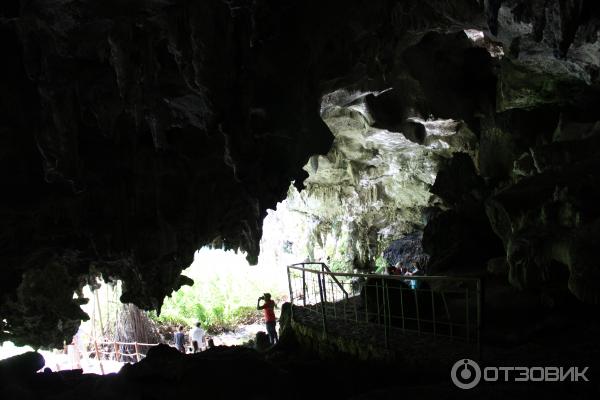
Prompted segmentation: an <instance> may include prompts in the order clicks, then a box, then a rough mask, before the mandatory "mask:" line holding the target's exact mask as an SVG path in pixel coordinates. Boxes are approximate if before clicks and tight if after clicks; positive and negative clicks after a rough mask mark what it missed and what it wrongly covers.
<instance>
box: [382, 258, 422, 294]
mask: <svg viewBox="0 0 600 400" xmlns="http://www.w3.org/2000/svg"><path fill="white" fill-rule="evenodd" d="M386 273H387V275H401V276H412V275H419V270H418V269H417V268H414V267H409V266H406V265H403V264H402V263H401V262H400V261H398V262H397V263H396V265H394V266H388V267H387V269H386ZM408 284H409V285H410V287H411V288H412V289H416V288H417V286H418V282H417V280H415V279H410V280H409V281H408Z"/></svg>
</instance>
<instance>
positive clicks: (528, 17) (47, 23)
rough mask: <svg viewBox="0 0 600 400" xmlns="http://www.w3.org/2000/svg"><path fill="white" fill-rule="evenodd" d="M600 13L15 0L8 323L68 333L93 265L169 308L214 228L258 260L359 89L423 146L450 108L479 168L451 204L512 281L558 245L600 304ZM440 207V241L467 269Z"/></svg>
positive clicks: (425, 5)
mask: <svg viewBox="0 0 600 400" xmlns="http://www.w3.org/2000/svg"><path fill="white" fill-rule="evenodd" d="M599 15H600V11H599V9H598V5H597V3H596V2H594V1H585V0H576V1H569V2H566V1H559V0H545V1H534V2H529V1H521V0H511V1H508V0H507V1H491V0H490V1H477V0H462V1H455V2H448V1H445V0H426V1H421V0H411V1H381V2H376V3H375V4H373V3H372V2H364V1H341V0H332V1H328V2H314V1H307V2H294V1H267V0H262V1H254V2H251V1H243V0H233V1H219V0H209V1H202V2H192V1H185V0H170V1H164V0H147V1H142V0H139V1H127V2H121V1H116V0H111V1H106V0H105V1H100V0H81V1H77V2H75V1H69V0H55V1H52V2H44V1H25V0H22V1H18V0H9V1H3V2H2V5H0V32H1V35H0V41H1V42H2V45H3V46H2V48H3V49H4V52H5V54H6V56H5V57H4V62H3V63H2V64H1V65H0V80H1V84H0V87H1V89H0V90H1V91H2V95H1V96H0V105H1V106H0V132H1V135H0V138H1V140H2V151H1V153H0V163H1V165H2V168H1V169H0V174H1V176H2V180H1V182H2V184H3V189H2V192H3V195H2V197H1V202H2V203H1V206H0V215H1V216H2V222H3V223H2V225H1V228H0V262H2V266H3V268H2V279H1V280H0V292H1V296H2V297H1V299H0V328H1V329H0V340H6V339H10V340H13V341H16V342H18V343H29V344H33V345H36V346H39V345H54V346H61V345H62V341H63V340H64V339H65V338H68V337H69V336H71V335H72V334H73V333H74V332H75V330H76V328H77V325H78V323H79V322H78V321H79V320H80V319H81V318H85V315H83V314H82V312H81V311H80V309H79V307H78V304H79V303H80V302H82V301H85V300H84V299H81V298H76V299H73V292H76V291H77V290H78V289H79V288H80V287H81V286H82V285H83V284H85V283H87V282H88V281H89V280H90V279H91V278H90V276H97V275H102V276H103V277H104V279H107V280H111V279H120V280H122V281H123V296H122V300H123V301H125V302H133V303H135V304H137V305H138V306H140V307H142V308H144V309H150V308H160V305H161V303H162V299H163V298H164V296H165V295H168V294H170V293H171V292H172V291H173V290H175V289H177V288H178V287H180V286H181V285H182V284H185V283H190V281H189V279H187V278H185V277H182V276H181V275H180V272H181V271H182V270H183V269H184V268H186V267H187V266H188V265H189V264H190V263H191V261H192V256H193V253H194V251H195V250H196V249H198V248H199V247H201V246H203V245H205V244H213V245H216V246H225V247H227V248H241V249H243V250H246V251H248V254H249V256H248V257H249V260H250V261H252V262H255V261H256V258H257V255H258V251H259V240H260V236H261V224H262V220H263V218H264V216H265V214H266V210H267V209H268V208H274V207H275V204H276V203H277V202H278V201H280V200H282V199H283V198H284V197H285V196H286V193H287V191H288V187H289V184H290V182H291V181H294V182H295V185H296V186H297V188H298V189H301V188H302V185H303V181H304V180H305V178H306V177H307V176H308V174H307V172H306V171H305V170H303V166H305V165H306V164H307V162H308V160H309V157H310V156H312V155H315V154H322V155H326V154H327V153H328V151H329V150H330V147H331V144H332V143H333V140H334V135H332V133H331V130H332V129H330V128H331V127H328V126H327V125H326V124H325V122H324V121H323V120H322V119H321V117H320V113H321V111H322V110H321V108H320V106H321V104H320V100H321V97H322V96H323V95H325V94H329V93H333V92H335V91H336V90H342V89H343V90H345V91H347V92H354V91H360V92H363V93H366V92H381V91H384V90H386V89H390V90H388V91H386V92H385V93H382V94H381V95H379V96H372V97H370V98H369V99H367V100H366V101H367V106H368V109H369V110H370V115H372V117H373V126H375V127H376V128H377V129H382V130H387V131H389V132H401V133H402V134H403V135H404V137H405V138H407V139H408V140H410V141H412V142H413V143H414V142H416V143H418V144H419V145H423V146H427V145H428V143H427V141H426V137H427V135H424V132H425V133H427V128H428V126H427V124H426V121H428V120H429V117H430V116H433V119H443V120H445V119H452V120H454V121H459V122H460V124H464V127H465V129H468V130H469V131H470V132H472V133H473V134H474V135H475V136H476V138H477V146H475V147H474V148H469V149H467V150H468V151H467V154H468V157H469V158H471V159H472V161H473V165H474V168H475V173H476V175H477V176H479V178H480V179H479V178H478V179H476V181H477V182H475V183H476V186H477V187H476V188H475V187H474V186H473V187H471V186H468V187H464V186H462V184H456V185H454V186H453V185H452V183H453V182H454V180H453V179H450V183H449V184H446V185H442V183H441V181H440V183H439V184H438V183H437V182H435V183H434V186H436V185H437V186H438V187H439V188H440V192H439V194H436V196H438V198H439V201H438V200H435V201H437V203H436V204H437V205H438V206H439V208H440V210H442V211H444V213H441V214H439V216H438V217H437V218H442V217H441V216H442V215H445V213H448V212H450V213H454V215H455V216H454V217H453V219H451V220H452V221H457V223H460V224H464V221H463V219H462V216H464V215H465V213H468V212H469V210H470V209H471V207H470V205H473V206H474V207H476V208H474V209H477V210H478V211H477V215H476V218H477V221H478V223H480V226H481V229H488V231H487V233H489V232H494V233H495V234H496V237H497V238H500V240H501V243H502V247H501V250H502V249H503V250H502V251H503V253H504V254H505V255H506V256H507V260H508V263H509V266H510V274H509V276H510V280H511V282H513V283H514V284H515V285H518V286H521V287H527V286H528V285H539V284H543V282H544V280H545V276H546V275H547V274H546V269H547V267H548V266H549V265H556V262H558V263H562V264H563V265H566V266H567V267H568V269H569V271H570V278H569V288H570V290H571V291H572V292H573V293H575V294H576V295H577V296H578V297H579V298H581V299H584V300H588V301H592V302H597V293H598V288H597V284H598V282H599V280H598V279H597V278H598V276H597V274H598V268H597V263H594V262H593V259H591V258H590V257H591V251H592V250H593V249H594V247H595V246H596V244H597V243H596V242H597V238H598V234H597V233H598V215H597V212H596V211H595V207H594V205H595V204H597V201H596V200H597V199H598V182H597V170H598V169H597V165H596V164H597V161H596V160H595V155H596V154H597V149H598V147H597V143H598V141H597V133H598V119H599V118H598V114H597V110H598V104H599V99H598V92H599V91H598V79H599V78H598V71H599V65H600V60H599V57H598V51H597V50H598V49H599V48H600V47H599V46H600V44H599V39H598V26H599V22H598V21H599ZM480 32H481V33H482V34H481V35H480V34H479V33H480ZM447 164H448V165H449V167H448V169H449V170H452V169H453V168H454V167H453V165H454V164H460V163H452V162H447ZM461 165H462V164H461ZM438 176H440V175H438ZM446 176H450V177H452V176H453V175H452V173H448V174H446ZM441 179H442V178H440V180H441ZM307 183H310V182H307ZM467 188H468V189H469V193H468V194H465V193H464V192H463V190H466V189H467ZM452 191H454V193H452ZM365 201H366V202H368V201H370V200H369V199H366V200H365ZM483 210H485V211H483ZM435 218H436V217H434V219H432V220H431V221H430V222H429V224H428V227H429V228H430V229H429V230H430V234H428V235H426V236H425V237H424V241H426V240H428V241H429V243H436V246H434V247H435V249H442V250H440V251H438V250H431V249H432V248H430V250H431V252H432V254H431V256H432V260H434V261H435V260H436V259H437V260H442V261H441V262H439V263H438V265H440V268H442V269H443V268H446V269H448V268H450V267H451V265H449V264H448V262H447V263H446V264H445V265H444V262H443V260H444V259H445V258H444V257H445V254H444V253H445V252H447V249H448V248H451V247H452V242H453V238H454V236H453V235H448V234H447V233H446V232H447V230H444V229H442V230H436V229H431V227H433V226H435V223H436V222H435V221H436V219H435ZM438 222H439V220H438ZM486 224H489V225H490V226H489V227H486ZM438 225H439V226H441V227H444V228H447V227H448V226H450V225H448V224H440V223H438ZM425 229H426V232H427V228H425ZM479 231H480V230H479V229H475V230H474V231H472V232H466V233H465V239H466V242H465V243H468V241H469V238H470V239H471V240H472V241H473V243H477V242H478V240H479V239H480V236H479V234H478V232H479ZM487 233H486V234H487ZM493 240H497V239H491V238H490V243H491V242H493ZM491 246H495V245H494V244H493V243H492V244H491ZM455 247H456V246H455ZM465 250H467V253H466V255H467V256H468V246H467V247H466V249H465V248H464V247H463V250H460V251H459V253H457V254H458V255H456V256H457V257H461V254H462V255H463V256H464V255H465ZM461 252H462V253H461ZM494 255H497V254H494ZM482 258H484V257H482ZM446 259H448V260H449V259H450V258H446ZM548 260H551V261H552V264H550V261H548ZM480 261H481V260H479V259H477V260H475V261H474V263H479V262H480ZM545 274H546V275H545ZM41 332H43V333H44V334H43V335H40V334H39V333H41Z"/></svg>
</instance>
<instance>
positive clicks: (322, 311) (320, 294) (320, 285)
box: [317, 273, 327, 337]
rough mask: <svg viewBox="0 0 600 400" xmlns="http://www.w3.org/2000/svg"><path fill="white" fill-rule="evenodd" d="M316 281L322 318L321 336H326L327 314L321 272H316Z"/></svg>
mask: <svg viewBox="0 0 600 400" xmlns="http://www.w3.org/2000/svg"><path fill="white" fill-rule="evenodd" d="M317 281H318V282H319V297H320V298H321V317H322V320H323V336H325V337H326V336H327V316H326V315H325V312H326V311H325V299H324V296H323V282H322V281H321V274H320V273H317Z"/></svg>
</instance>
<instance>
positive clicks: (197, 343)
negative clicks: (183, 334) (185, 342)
mask: <svg viewBox="0 0 600 400" xmlns="http://www.w3.org/2000/svg"><path fill="white" fill-rule="evenodd" d="M190 339H191V341H192V347H193V348H194V353H197V352H198V351H200V350H204V329H202V328H201V327H200V322H196V326H195V327H194V329H192V331H191V332H190Z"/></svg>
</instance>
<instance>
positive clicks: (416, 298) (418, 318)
mask: <svg viewBox="0 0 600 400" xmlns="http://www.w3.org/2000/svg"><path fill="white" fill-rule="evenodd" d="M411 290H412V291H413V293H414V295H415V309H416V314H417V332H418V333H419V335H420V334H421V318H420V316H419V294H418V293H417V290H419V289H411Z"/></svg>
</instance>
